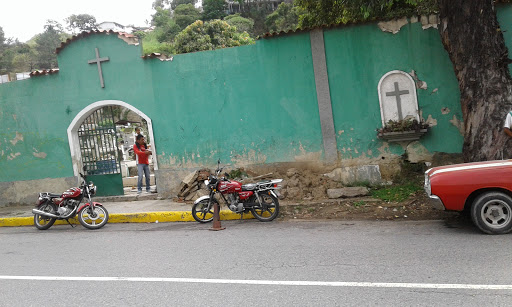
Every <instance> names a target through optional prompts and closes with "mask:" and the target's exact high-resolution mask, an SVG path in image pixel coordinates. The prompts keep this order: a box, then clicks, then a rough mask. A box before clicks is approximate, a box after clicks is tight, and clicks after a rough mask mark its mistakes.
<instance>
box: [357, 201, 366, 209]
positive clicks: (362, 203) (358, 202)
mask: <svg viewBox="0 0 512 307" xmlns="http://www.w3.org/2000/svg"><path fill="white" fill-rule="evenodd" d="M364 204H365V203H364V201H362V200H360V201H356V202H355V203H354V207H356V208H359V207H361V206H363V205H364Z"/></svg>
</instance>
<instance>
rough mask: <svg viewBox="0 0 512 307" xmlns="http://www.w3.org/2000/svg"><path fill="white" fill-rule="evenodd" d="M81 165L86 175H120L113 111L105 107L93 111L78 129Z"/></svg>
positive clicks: (110, 107)
mask: <svg viewBox="0 0 512 307" xmlns="http://www.w3.org/2000/svg"><path fill="white" fill-rule="evenodd" d="M78 139H79V142H80V152H81V153H82V164H83V165H84V166H86V167H87V171H86V172H87V175H101V174H119V173H121V162H120V156H121V155H120V153H119V148H118V144H117V133H116V125H115V124H114V110H113V107H112V106H106V107H103V108H101V109H98V110H96V111H94V112H93V113H92V114H91V115H89V117H87V118H86V119H85V120H84V122H83V123H82V125H80V128H79V129H78Z"/></svg>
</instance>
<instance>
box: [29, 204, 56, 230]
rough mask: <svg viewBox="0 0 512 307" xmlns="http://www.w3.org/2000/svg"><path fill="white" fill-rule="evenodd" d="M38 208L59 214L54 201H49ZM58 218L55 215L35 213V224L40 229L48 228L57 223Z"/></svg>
mask: <svg viewBox="0 0 512 307" xmlns="http://www.w3.org/2000/svg"><path fill="white" fill-rule="evenodd" d="M37 209H39V210H41V211H44V212H48V213H51V214H57V206H55V204H54V203H52V202H49V201H47V202H46V203H44V204H42V205H41V206H39V207H38V208H37ZM56 220H57V219H56V218H54V217H47V216H43V215H39V214H35V215H34V225H35V226H36V228H37V229H39V230H46V229H48V228H50V227H52V225H53V224H54V223H55V221H56Z"/></svg>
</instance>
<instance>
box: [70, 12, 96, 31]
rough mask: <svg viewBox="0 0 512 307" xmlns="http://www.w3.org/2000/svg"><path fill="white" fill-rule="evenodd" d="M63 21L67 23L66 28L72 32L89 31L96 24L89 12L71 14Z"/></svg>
mask: <svg viewBox="0 0 512 307" xmlns="http://www.w3.org/2000/svg"><path fill="white" fill-rule="evenodd" d="M64 21H66V23H67V24H68V26H67V29H68V30H69V31H71V32H72V33H77V32H82V31H91V30H93V29H95V28H96V26H97V24H96V18H95V17H94V16H92V15H89V14H78V15H75V14H73V15H71V16H69V17H68V18H66V19H64Z"/></svg>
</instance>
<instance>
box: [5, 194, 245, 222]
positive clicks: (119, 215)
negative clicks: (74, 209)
mask: <svg viewBox="0 0 512 307" xmlns="http://www.w3.org/2000/svg"><path fill="white" fill-rule="evenodd" d="M93 201H96V202H100V203H101V204H103V206H104V207H105V208H106V209H107V211H108V213H109V220H108V223H159V222H193V221H195V220H194V218H193V217H192V213H191V211H192V204H191V203H178V202H173V201H171V200H169V199H159V197H158V194H154V193H151V194H141V195H139V196H137V194H136V193H127V195H123V196H113V197H94V198H93ZM34 208H35V201H34V206H32V205H28V206H11V207H2V208H0V227H3V226H13V227H16V226H31V225H34V214H33V213H32V209H34ZM220 218H221V220H233V219H240V215H239V214H236V213H233V212H231V211H229V210H221V212H220ZM244 218H252V215H250V214H248V215H244ZM70 222H71V223H72V224H79V222H78V220H77V219H76V217H75V218H73V219H70ZM55 225H67V222H66V221H65V220H62V221H61V220H57V221H56V222H55Z"/></svg>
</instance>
